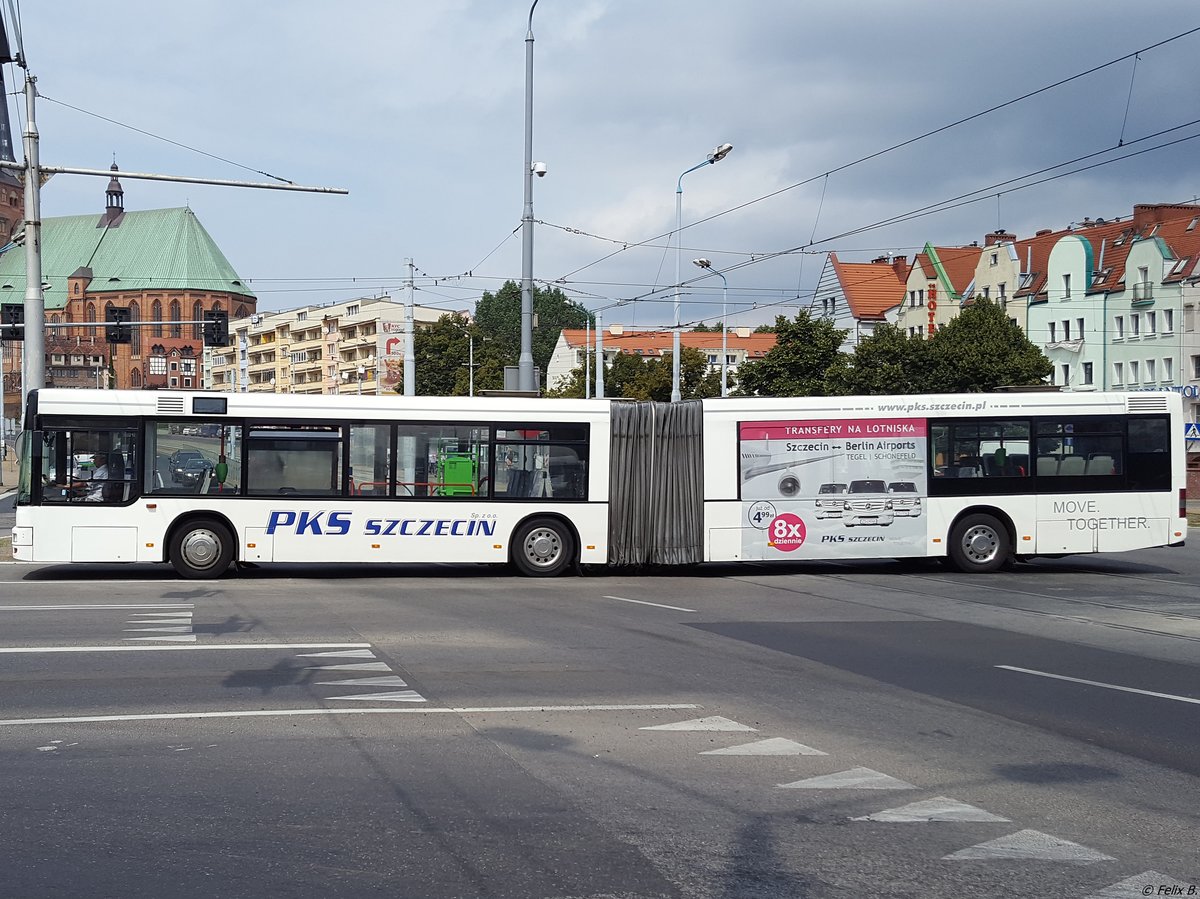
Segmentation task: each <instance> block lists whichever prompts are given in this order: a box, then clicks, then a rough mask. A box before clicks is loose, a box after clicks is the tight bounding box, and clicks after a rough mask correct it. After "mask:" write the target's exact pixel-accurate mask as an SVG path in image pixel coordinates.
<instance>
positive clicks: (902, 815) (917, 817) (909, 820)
mask: <svg viewBox="0 0 1200 899" xmlns="http://www.w3.org/2000/svg"><path fill="white" fill-rule="evenodd" d="M850 820H851V821H884V822H887V823H889V824H924V823H927V822H932V821H1008V818H1001V817H1000V816H999V815H993V814H992V813H991V812H985V811H984V810H983V809H981V808H976V807H975V806H973V805H967V804H966V803H965V802H959V801H958V800H957V799H949V798H947V797H945V796H937V797H935V798H933V799H924V800H922V801H921V802H910V803H909V804H908V805H902V806H900V807H899V808H889V809H885V810H884V811H882V812H876V813H875V814H873V815H864V816H863V817H861V818H851V819H850Z"/></svg>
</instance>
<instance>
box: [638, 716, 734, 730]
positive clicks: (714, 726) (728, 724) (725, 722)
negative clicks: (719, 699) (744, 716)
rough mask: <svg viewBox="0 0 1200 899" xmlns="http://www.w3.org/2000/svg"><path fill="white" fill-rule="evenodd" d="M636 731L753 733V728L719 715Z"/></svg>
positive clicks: (642, 728)
mask: <svg viewBox="0 0 1200 899" xmlns="http://www.w3.org/2000/svg"><path fill="white" fill-rule="evenodd" d="M638 730H738V731H750V732H751V733H754V732H755V729H754V728H753V727H747V726H746V725H744V724H738V723H737V722H736V721H732V720H730V719H729V718H724V717H722V716H720V715H711V716H709V717H708V718H693V719H692V720H691V721H677V722H676V723H674V724H655V725H654V726H653V727H640V728H638Z"/></svg>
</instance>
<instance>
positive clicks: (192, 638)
mask: <svg viewBox="0 0 1200 899" xmlns="http://www.w3.org/2000/svg"><path fill="white" fill-rule="evenodd" d="M125 639H126V640H167V641H169V642H171V643H195V642H196V635H195V634H180V635H176V636H168V635H165V634H164V635H163V636H161V637H126V638H125ZM146 648H147V649H149V648H150V647H146ZM163 648H164V649H165V648H166V647H163Z"/></svg>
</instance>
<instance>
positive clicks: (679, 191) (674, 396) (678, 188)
mask: <svg viewBox="0 0 1200 899" xmlns="http://www.w3.org/2000/svg"><path fill="white" fill-rule="evenodd" d="M732 149H733V144H721V145H720V146H719V147H717V148H716V149H714V150H713V151H712V152H711V153H709V154H708V158H707V159H705V160H704V162H702V163H700V164H699V165H694V166H692V167H691V168H690V169H688V170H687V171H685V172H683V174H681V175H680V176H679V180H678V181H677V182H676V185H675V236H676V239H677V240H678V241H679V243H677V244H676V245H675V336H674V339H673V340H672V341H671V348H672V351H673V358H672V359H671V402H672V403H677V402H679V400H680V399H681V395H680V393H679V325H680V314H679V280H680V279H679V257H680V253H682V252H683V234H682V231H683V176H684V175H687V174H688V173H690V172H694V171H696V169H702V168H704V167H705V166H706V165H716V164H717V163H718V162H720V161H721V160H722V159H724V158H725V157H726V156H728V155H729V151H730V150H732Z"/></svg>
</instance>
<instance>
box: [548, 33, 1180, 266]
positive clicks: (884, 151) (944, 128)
mask: <svg viewBox="0 0 1200 899" xmlns="http://www.w3.org/2000/svg"><path fill="white" fill-rule="evenodd" d="M1197 32H1200V26H1196V27H1195V28H1189V29H1188V30H1187V31H1181V32H1179V33H1178V34H1175V35H1172V36H1171V37H1168V38H1164V39H1163V40H1161V41H1157V42H1155V43H1153V44H1150V45H1148V46H1146V47H1142V48H1141V49H1139V50H1134V51H1133V52H1131V53H1126V54H1125V55H1123V56H1118V57H1117V58H1116V59H1110V60H1109V61H1108V62H1104V63H1101V64H1100V65H1097V66H1093V67H1092V68H1090V69H1086V70H1085V71H1082V72H1078V73H1076V74H1074V75H1071V76H1069V77H1067V78H1062V79H1059V80H1058V81H1055V82H1053V83H1052V84H1047V85H1045V86H1043V87H1039V88H1037V89H1036V90H1032V91H1028V92H1026V93H1024V94H1021V95H1020V96H1017V97H1013V98H1012V99H1010V100H1005V101H1004V102H1003V103H997V104H996V105H994V106H989V107H988V108H987V109H983V110H980V111H979V112H976V113H972V114H971V115H969V116H965V117H963V118H960V119H956V120H955V121H953V122H950V123H949V124H946V125H942V126H940V127H938V128H933V129H931V130H929V131H926V132H924V133H923V134H918V135H916V136H915V137H910V138H908V139H906V140H902V141H900V142H899V143H896V144H892V145H891V146H889V147H885V148H884V149H882V150H876V151H875V152H873V153H868V154H867V155H866V156H861V157H859V158H858V159H854V160H852V161H850V162H847V163H844V164H843V165H840V166H837V167H835V168H832V169H830V170H829V171H827V172H822V173H820V174H818V175H813V176H811V177H809V178H805V179H804V180H802V181H797V182H795V183H794V184H789V185H788V186H786V187H781V188H779V189H778V190H775V191H771V192H770V193H768V194H764V195H763V196H761V197H757V198H755V199H753V200H747V201H746V202H745V203H740V204H738V205H737V206H732V207H730V208H729V209H725V210H722V211H721V212H716V213H713V214H712V215H710V216H706V217H705V218H701V219H697V220H696V221H694V222H691V223H690V224H688V225H686V226H685V229H686V228H691V227H694V226H695V225H700V224H704V223H705V222H711V221H713V220H714V219H718V218H721V217H722V216H725V215H729V214H730V213H733V212H738V211H740V210H742V209H745V208H747V207H749V206H753V205H755V204H756V203H761V202H763V201H765V200H769V199H771V198H773V197H777V196H779V195H780V194H783V193H786V192H788V191H790V190H794V189H796V188H797V187H804V186H805V185H808V184H812V183H814V182H815V181H817V180H819V179H821V178H825V177H828V176H829V175H834V174H837V173H838V172H844V171H846V170H847V169H850V168H853V167H854V166H856V165H860V164H862V163H864V162H869V161H870V160H872V159H878V158H879V157H881V156H883V155H885V154H887V153H892V152H894V151H896V150H900V149H903V148H904V147H907V146H910V145H912V144H915V143H917V142H918V141H922V140H925V139H926V138H929V137H933V136H935V135H938V134H941V133H943V132H945V131H949V130H951V129H953V128H957V127H958V126H959V125H965V124H967V123H968V122H973V121H975V120H976V119H979V118H982V117H984V116H987V115H990V114H991V113H993V112H998V111H1000V110H1001V109H1005V108H1007V107H1009V106H1012V105H1014V104H1016V103H1020V102H1023V101H1025V100H1028V99H1031V98H1032V97H1036V96H1038V95H1039V94H1043V93H1046V92H1047V91H1051V90H1054V89H1055V88H1059V87H1062V86H1063V85H1066V84H1070V83H1071V82H1072V81H1078V80H1079V79H1081V78H1086V77H1087V76H1089V75H1094V74H1095V73H1096V72H1100V71H1103V70H1104V69H1107V68H1110V67H1112V66H1115V65H1117V64H1118V63H1122V62H1124V61H1125V60H1127V59H1132V58H1133V57H1135V56H1139V55H1141V54H1144V53H1148V52H1149V51H1151V50H1156V49H1158V48H1159V47H1163V46H1166V45H1167V44H1170V43H1172V42H1174V41H1177V40H1180V39H1182V38H1185V37H1189V36H1190V35H1193V34H1196V33H1197ZM673 233H674V232H673V231H667V232H664V233H663V234H658V235H656V236H654V237H650V238H647V239H646V240H644V241H639V242H637V243H634V244H630V245H629V246H628V247H626V248H622V249H619V250H614V251H613V252H611V253H608V254H606V255H604V256H601V257H600V258H599V259H596V260H594V261H593V262H589V263H588V264H587V265H584V266H582V267H580V268H577V269H574V270H573V271H570V272H568V273H567V274H565V275H563V276H562V277H563V278H570V277H571V276H572V275H577V274H579V272H581V271H584V270H586V269H588V268H591V267H592V266H594V265H599V264H600V263H602V262H605V261H607V260H608V259H611V258H612V257H613V256H616V255H617V254H619V253H622V252H624V251H625V249H633V248H635V247H639V246H642V245H644V244H647V243H651V242H652V241H655V240H659V239H661V238H663V237H666V236H668V235H670V234H673ZM560 280H561V279H560Z"/></svg>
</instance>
